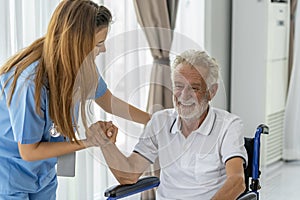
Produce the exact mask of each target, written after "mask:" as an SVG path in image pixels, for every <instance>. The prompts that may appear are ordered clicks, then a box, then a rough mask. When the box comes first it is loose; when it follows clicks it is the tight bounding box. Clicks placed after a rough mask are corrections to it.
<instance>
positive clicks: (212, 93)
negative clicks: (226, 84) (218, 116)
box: [208, 83, 218, 101]
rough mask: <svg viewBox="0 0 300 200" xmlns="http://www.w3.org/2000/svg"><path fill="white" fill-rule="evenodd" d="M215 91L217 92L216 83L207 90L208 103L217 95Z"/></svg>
mask: <svg viewBox="0 0 300 200" xmlns="http://www.w3.org/2000/svg"><path fill="white" fill-rule="evenodd" d="M217 90H218V84H217V83H215V84H213V85H212V86H210V88H209V97H208V99H209V101H211V100H212V99H213V98H214V96H215V95H216V93H217Z"/></svg>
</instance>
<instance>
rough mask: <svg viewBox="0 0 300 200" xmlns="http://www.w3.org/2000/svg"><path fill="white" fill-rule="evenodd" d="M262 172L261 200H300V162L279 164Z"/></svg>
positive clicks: (264, 168) (263, 168)
mask: <svg viewBox="0 0 300 200" xmlns="http://www.w3.org/2000/svg"><path fill="white" fill-rule="evenodd" d="M261 171H262V174H261V188H262V189H261V190H260V199H261V200H298V199H300V195H299V194H300V192H299V191H298V190H300V161H291V162H278V163H275V164H273V165H271V166H267V167H262V168H261Z"/></svg>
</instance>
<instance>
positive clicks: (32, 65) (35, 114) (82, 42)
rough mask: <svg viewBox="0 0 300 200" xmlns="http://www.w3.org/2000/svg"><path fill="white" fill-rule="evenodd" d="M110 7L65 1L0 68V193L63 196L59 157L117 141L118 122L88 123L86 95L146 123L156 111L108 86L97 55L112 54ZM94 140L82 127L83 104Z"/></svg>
mask: <svg viewBox="0 0 300 200" xmlns="http://www.w3.org/2000/svg"><path fill="white" fill-rule="evenodd" d="M111 18H112V17H111V13H110V11H109V10H108V9H107V8H105V7H104V6H98V5H97V4H95V3H93V2H92V1H89V0H64V1H61V3H60V4H59V5H58V7H57V8H56V10H55V11H54V14H53V16H52V18H51V21H50V23H49V26H48V31H47V33H46V35H45V36H44V37H42V38H39V39H37V40H36V41H35V42H33V43H32V44H31V45H30V46H28V47H27V48H25V49H23V50H22V51H20V52H18V53H17V54H15V55H14V56H12V57H11V58H10V59H9V60H8V61H7V62H6V63H5V64H4V65H3V66H2V67H1V68H0V163H1V164H0V199H1V200H2V199H5V200H7V199H30V200H33V199H39V200H40V199H43V200H44V199H45V200H47V199H49V200H54V199H55V198H56V188H57V177H56V171H55V165H56V162H57V156H60V155H64V154H68V153H71V152H74V151H77V150H81V149H85V148H87V147H91V146H100V145H103V144H101V142H99V141H101V140H99V137H101V135H102V134H100V133H106V135H108V136H111V140H112V141H114V140H115V136H116V132H117V128H116V127H115V126H114V125H113V124H112V123H111V122H97V123H95V124H93V125H92V126H90V127H89V128H87V124H86V123H85V122H86V115H85V113H86V112H85V106H84V105H85V101H86V100H88V99H95V102H96V103H97V104H99V105H100V106H101V107H102V108H103V109H104V110H105V111H106V112H109V113H112V114H114V115H117V116H119V117H123V118H125V119H128V120H132V121H135V122H138V123H143V124H146V123H147V121H148V120H149V114H148V113H146V112H143V111H141V110H139V109H137V108H135V107H133V106H131V105H129V104H127V103H126V102H124V101H122V100H120V99H118V98H117V97H115V96H114V95H112V93H111V92H110V91H109V90H108V89H107V85H106V84H105V82H104V81H103V79H102V78H101V76H100V75H99V73H98V71H97V67H96V65H95V62H94V59H95V56H97V55H98V54H99V53H100V52H105V39H106V36H107V31H108V28H109V25H110V23H111ZM80 103H81V105H82V106H81V107H80V109H81V113H82V114H81V117H82V119H83V122H84V126H85V127H86V129H85V130H86V135H87V138H86V139H85V140H79V139H77V137H76V134H75V132H76V131H77V130H78V129H77V128H78V127H77V125H76V124H77V119H78V109H79V107H78V105H79V104H80Z"/></svg>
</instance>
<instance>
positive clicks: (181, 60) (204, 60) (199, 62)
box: [171, 50, 219, 87]
mask: <svg viewBox="0 0 300 200" xmlns="http://www.w3.org/2000/svg"><path fill="white" fill-rule="evenodd" d="M179 64H189V65H192V66H193V67H195V68H196V69H200V68H201V67H202V68H206V69H208V71H209V72H208V73H209V74H208V78H207V79H206V80H205V81H206V84H207V86H208V87H210V86H211V85H213V84H215V83H218V81H219V66H218V63H217V62H216V60H215V59H214V58H212V57H210V56H209V55H208V54H207V53H206V52H205V51H197V50H187V51H184V52H183V53H181V54H180V55H178V56H176V58H175V60H174V62H173V65H172V67H171V78H172V82H174V80H173V78H174V70H175V69H176V67H177V66H178V65H179Z"/></svg>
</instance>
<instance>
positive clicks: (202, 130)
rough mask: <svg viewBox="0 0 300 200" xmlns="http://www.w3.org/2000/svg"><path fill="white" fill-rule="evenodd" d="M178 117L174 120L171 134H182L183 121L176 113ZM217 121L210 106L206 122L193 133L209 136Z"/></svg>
mask: <svg viewBox="0 0 300 200" xmlns="http://www.w3.org/2000/svg"><path fill="white" fill-rule="evenodd" d="M175 112H176V111H175ZM176 115H177V117H176V118H175V119H174V120H173V122H172V124H171V130H170V132H171V133H172V134H176V133H180V130H181V120H180V117H179V115H178V114H177V112H176ZM215 120H216V116H215V113H214V111H213V109H212V108H211V107H210V106H209V108H208V113H207V116H206V117H205V119H204V121H203V122H202V124H201V125H200V127H199V128H198V129H197V130H195V131H193V132H196V133H199V134H201V135H209V134H210V133H211V130H212V128H213V126H214V123H215Z"/></svg>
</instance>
